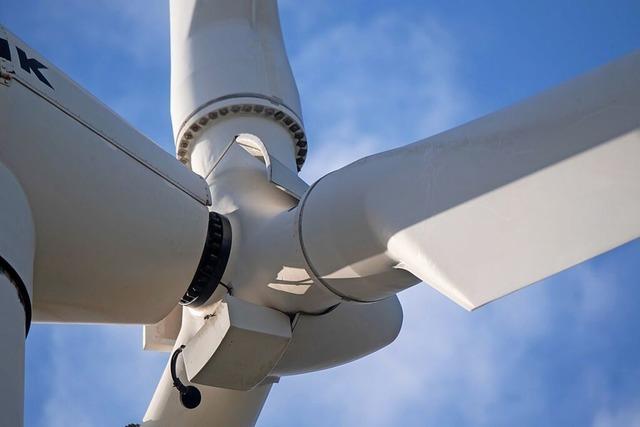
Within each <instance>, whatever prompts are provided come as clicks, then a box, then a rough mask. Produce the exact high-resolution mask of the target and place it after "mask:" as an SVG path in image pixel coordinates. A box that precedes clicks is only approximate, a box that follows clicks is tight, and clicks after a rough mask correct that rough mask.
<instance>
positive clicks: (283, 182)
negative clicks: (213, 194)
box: [204, 133, 309, 201]
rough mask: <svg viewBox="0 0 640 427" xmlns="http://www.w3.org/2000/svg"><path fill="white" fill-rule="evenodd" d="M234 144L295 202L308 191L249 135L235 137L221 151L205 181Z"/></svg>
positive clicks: (262, 145)
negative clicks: (262, 166)
mask: <svg viewBox="0 0 640 427" xmlns="http://www.w3.org/2000/svg"><path fill="white" fill-rule="evenodd" d="M235 143H237V144H238V145H240V146H241V147H242V148H244V149H245V150H246V151H247V153H249V154H251V155H252V156H253V157H255V158H256V159H258V160H259V161H261V162H262V163H264V165H265V168H266V170H267V179H268V180H269V182H271V183H273V184H274V185H275V186H276V187H278V188H279V189H280V190H282V191H284V192H285V193H287V194H288V195H290V196H291V197H293V198H295V199H296V200H298V201H300V200H301V199H302V196H303V195H304V193H306V192H307V190H308V189H309V184H307V183H306V182H304V180H303V179H302V178H300V177H299V176H298V174H297V173H295V172H293V171H292V170H291V169H289V168H288V167H286V166H285V165H284V164H282V162H280V161H279V160H278V159H277V158H275V157H272V156H270V155H269V150H267V147H266V145H264V143H263V142H262V140H260V138H258V137H257V136H255V135H252V134H250V133H241V134H239V135H236V137H235V138H233V140H231V142H229V144H228V145H227V146H226V147H225V148H224V150H223V151H222V154H221V155H220V157H219V158H218V160H216V161H215V163H214V164H213V166H212V167H211V170H209V172H208V173H207V175H206V176H205V177H204V179H205V180H206V179H207V178H209V176H210V175H211V174H212V173H213V171H214V170H215V168H216V167H217V166H218V165H219V164H220V162H221V161H222V159H223V158H224V157H225V156H226V155H227V153H228V152H229V150H230V149H231V146H233V144H235Z"/></svg>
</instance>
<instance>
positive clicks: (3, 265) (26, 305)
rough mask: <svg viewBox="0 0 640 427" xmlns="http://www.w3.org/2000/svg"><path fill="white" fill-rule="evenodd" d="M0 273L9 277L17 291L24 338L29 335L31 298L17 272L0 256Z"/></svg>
mask: <svg viewBox="0 0 640 427" xmlns="http://www.w3.org/2000/svg"><path fill="white" fill-rule="evenodd" d="M0 271H4V272H5V273H6V274H7V276H8V277H9V281H10V282H11V283H13V286H15V288H16V291H18V299H19V300H20V303H21V304H22V308H23V309H24V330H25V334H24V336H25V338H26V337H27V335H29V329H30V328H31V297H29V291H28V290H27V286H26V285H25V284H24V282H23V281H22V279H21V278H20V275H19V274H18V272H17V271H16V270H15V269H14V268H13V267H12V266H11V264H9V262H8V261H7V260H6V259H4V258H3V257H1V256H0Z"/></svg>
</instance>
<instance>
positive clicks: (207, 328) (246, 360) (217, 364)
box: [182, 295, 291, 391]
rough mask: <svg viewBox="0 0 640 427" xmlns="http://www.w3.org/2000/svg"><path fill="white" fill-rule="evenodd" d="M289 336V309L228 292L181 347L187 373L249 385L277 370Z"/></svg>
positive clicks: (196, 378) (200, 380)
mask: <svg viewBox="0 0 640 427" xmlns="http://www.w3.org/2000/svg"><path fill="white" fill-rule="evenodd" d="M290 340H291V320H290V319H289V317H288V316H287V315H286V314H284V313H282V312H280V311H278V310H274V309H271V308H267V307H263V306H260V305H255V304H250V303H248V302H244V301H242V300H241V299H238V298H234V297H232V296H231V295H227V296H225V298H224V299H223V300H222V301H221V302H220V304H218V306H217V308H216V311H215V312H213V314H211V315H210V316H207V318H206V319H205V320H204V323H203V325H202V327H201V328H200V329H199V330H198V332H197V333H196V334H195V335H194V336H193V337H192V338H191V339H190V340H189V342H188V345H187V347H186V348H185V349H184V351H183V352H182V358H183V360H184V365H185V369H186V372H187V378H188V379H189V381H191V382H193V383H196V384H202V385H207V386H212V387H221V388H226V389H232V390H244V391H247V390H251V389H253V388H255V387H256V386H257V385H258V384H260V383H262V382H263V381H264V380H265V379H266V378H267V377H268V376H269V374H270V373H271V371H273V368H274V367H275V366H276V363H278V360H280V357H282V354H283V353H284V351H285V349H286V348H287V345H288V344H289V341H290Z"/></svg>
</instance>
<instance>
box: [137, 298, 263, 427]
mask: <svg viewBox="0 0 640 427" xmlns="http://www.w3.org/2000/svg"><path fill="white" fill-rule="evenodd" d="M203 324H204V319H203V317H202V316H200V315H198V314H194V313H192V312H191V310H188V309H185V310H184V314H183V318H182V329H181V331H180V335H179V336H178V338H177V340H176V346H175V347H176V348H177V347H179V346H180V345H182V344H187V345H188V342H189V340H190V339H191V337H193V336H194V335H195V334H196V333H197V332H198V330H200V328H201V327H202V326H203ZM182 360H183V359H182V357H179V358H178V362H179V363H178V364H177V374H178V377H179V378H181V380H182V381H186V376H187V374H186V372H185V369H184V363H183V362H182ZM271 386H272V383H271V382H266V383H265V384H264V385H261V386H258V387H256V388H254V389H253V390H251V391H237V390H229V389H223V388H217V387H208V386H203V385H198V389H199V390H200V392H201V393H202V402H203V403H202V404H201V405H200V406H198V407H197V408H195V409H192V410H189V409H186V408H185V407H183V406H182V405H181V404H180V400H179V395H178V393H177V392H176V389H175V388H174V387H173V382H172V380H171V374H170V372H169V366H168V365H167V367H166V369H165V370H164V372H163V374H162V377H161V379H160V382H159V384H158V386H157V388H156V391H155V393H154V395H153V398H152V400H151V403H150V404H149V408H148V409H147V412H146V413H145V415H144V423H143V424H142V425H143V426H144V427H174V426H177V425H179V426H181V427H202V426H234V427H250V426H253V425H255V423H256V421H257V419H258V415H259V414H260V411H261V410H262V406H263V405H264V403H265V401H266V399H267V396H268V394H269V390H270V389H271Z"/></svg>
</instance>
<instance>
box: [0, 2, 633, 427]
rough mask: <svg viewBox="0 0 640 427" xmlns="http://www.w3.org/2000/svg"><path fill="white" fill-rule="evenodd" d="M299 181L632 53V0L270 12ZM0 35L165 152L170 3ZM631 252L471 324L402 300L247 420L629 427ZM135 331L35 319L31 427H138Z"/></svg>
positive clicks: (160, 362)
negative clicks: (302, 130) (366, 341)
mask: <svg viewBox="0 0 640 427" xmlns="http://www.w3.org/2000/svg"><path fill="white" fill-rule="evenodd" d="M281 14H282V21H283V29H284V33H285V39H286V43H287V48H288V51H289V54H290V56H291V60H292V66H293V69H294V73H295V75H296V78H297V81H298V85H299V88H300V92H301V96H302V104H303V110H304V111H303V112H304V118H305V123H306V128H307V133H308V134H309V141H310V153H309V161H308V164H307V166H305V170H304V171H303V172H304V173H303V176H304V177H305V178H306V179H308V180H310V181H312V180H314V179H316V178H317V177H319V176H321V175H322V174H323V173H326V172H327V171H329V170H332V169H335V168H337V167H339V166H341V165H344V164H346V163H348V162H350V161H352V160H354V159H356V158H358V157H361V156H363V155H366V154H370V153H373V152H377V151H381V150H384V149H388V148H391V147H394V146H398V145H403V144H406V143H409V142H413V141H415V140H417V139H421V138H424V137H426V136H429V135H430V134H433V133H435V132H438V131H441V130H445V129H447V128H449V127H451V126H453V125H455V124H460V123H463V122H465V121H467V120H470V119H472V118H475V117H477V116H479V115H482V114H485V113H488V112H491V111H493V110H495V109H498V108H500V107H503V106H506V105H509V104H511V103H512V102H514V101H517V100H520V99H522V98H524V97H526V96H528V95H531V94H534V93H536V92H538V91H540V90H542V89H544V88H547V87H549V86H551V85H553V84H556V83H559V82H562V81H563V80H566V79H569V78H571V77H572V76H575V75H577V74H579V73H581V72H585V71H587V70H589V69H591V68H593V67H595V66H598V65H600V64H604V63H606V62H607V61H610V60H613V59H615V58H616V57H618V56H620V55H623V54H625V53H628V52H631V51H632V50H634V49H638V48H640V25H638V24H639V23H640V2H638V1H637V0H629V1H623V0H617V1H612V0H609V1H605V0H598V1H596V0H584V1H582V2H575V1H568V0H556V1H550V0H539V1H535V2H532V1H527V2H525V1H506V0H503V1H497V0H486V1H482V2H480V1H474V2H469V1H460V0H448V1H402V2H391V1H372V0H370V1H364V0H363V1H354V0H352V1H350V2H344V1H343V2H327V1H320V0H307V1H304V2H302V1H298V2H294V1H293V0H284V1H281ZM0 22H1V23H2V24H4V25H6V26H7V27H8V28H9V29H11V30H12V31H13V32H15V33H16V34H18V35H19V36H20V37H21V38H23V39H24V40H25V41H26V42H27V43H29V44H30V45H31V46H33V47H35V48H36V49H38V50H39V51H40V52H41V53H42V54H43V55H44V56H45V57H47V58H48V59H49V60H50V61H52V62H53V63H55V64H56V65H58V66H59V67H60V68H62V69H63V70H65V71H66V72H67V73H68V74H69V75H70V76H71V77H72V78H74V79H75V80H77V81H78V82H79V83H80V84H82V85H83V86H85V87H86V88H87V89H89V90H90V91H91V92H92V93H94V94H95V95H96V96H98V97H99V98H100V99H101V100H103V101H104V102H106V103H107V104H108V105H109V106H111V107H112V108H113V109H115V110H116V111H117V112H118V113H120V114H121V115H122V116H123V117H125V118H126V119H127V120H128V121H130V122H131V123H132V124H133V125H134V126H136V127H137V128H139V129H140V130H142V131H143V132H144V133H146V134H147V135H148V136H150V137H151V138H152V139H153V140H155V141H156V142H157V143H158V144H160V145H161V146H162V147H164V148H165V149H167V150H169V151H173V142H172V138H171V128H170V119H169V111H168V105H169V51H168V4H167V2H165V1H158V0H94V1H91V2H88V1H83V0H60V1H54V0H49V1H46V2H45V1H36V0H3V2H2V7H1V8H0ZM638 285H640V241H638V240H636V241H634V242H631V243H629V244H627V245H625V246H623V247H621V248H618V249H616V250H614V251H612V252H610V253H608V254H605V255H603V256H601V257H598V258H596V259H594V260H592V261H590V262H588V263H585V264H582V265H580V266H578V267H576V268H574V269H571V270H569V271H566V272H563V273H561V274H558V275H556V276H554V277H552V278H550V279H548V280H546V281H544V282H542V283H540V284H537V285H535V286H532V287H529V288H527V289H525V290H523V291H521V292H519V293H517V294H514V295H512V296H510V297H508V298H504V299H502V300H500V301H498V302H496V303H493V304H491V305H489V306H487V307H485V308H483V309H482V310H479V311H477V312H474V313H471V314H469V313H467V312H465V311H464V310H462V309H461V308H459V307H458V306H456V305H455V304H453V303H452V302H450V301H448V300H446V299H445V298H444V297H442V296H440V295H439V294H437V293H436V292H435V291H433V290H431V289H430V288H428V287H427V286H425V285H420V286H417V287H415V288H412V289H410V290H408V291H405V292H404V293H402V294H401V300H402V302H403V307H404V310H405V325H404V328H403V331H402V333H401V335H400V337H399V338H398V339H397V340H396V341H395V342H394V343H393V344H392V345H391V346H389V347H387V348H386V349H384V350H382V351H380V352H378V353H376V354H374V355H371V356H369V357H366V358H364V359H362V360H360V361H357V362H355V363H352V364H350V365H346V366H343V367H339V368H335V369H332V370H328V371H324V372H318V373H314V374H308V375H304V376H299V377H291V378H283V379H282V381H281V382H280V384H278V385H276V386H275V387H274V389H273V391H272V393H271V396H270V397H269V400H268V401H267V405H266V407H265V409H264V411H263V414H262V417H261V419H260V421H259V423H258V425H259V426H263V427H267V426H278V427H280V426H301V425H305V426H326V425H340V426H342V425H344V426H353V425H359V426H398V425H402V426H461V425H465V426H513V425H519V426H539V425H549V426H568V425H572V426H573V425H579V426H593V427H608V426H621V427H622V426H623V427H627V426H640V328H639V325H640V310H638V308H637V306H638V304H637V301H640V286H638ZM140 348H141V331H140V328H139V327H133V326H127V327H122V326H118V327H116V326H66V325H64V326H59V325H55V326H53V325H35V326H34V327H33V328H32V330H31V333H30V336H29V338H28V340H27V352H28V353H27V377H26V378H27V384H26V387H27V389H26V425H27V426H29V427H37V426H38V427H39V426H48V427H58V426H70V425H73V426H92V427H94V426H95V427H102V426H118V425H125V424H127V423H128V422H134V421H139V420H140V419H141V418H142V415H143V413H144V411H145V408H146V405H147V403H148V401H149V399H150V397H151V393H152V392H153V389H154V388H155V384H156V381H157V379H158V378H159V376H160V373H161V371H162V368H163V366H164V363H165V361H166V357H167V356H166V355H165V354H155V353H145V352H142V351H141V349H140Z"/></svg>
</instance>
